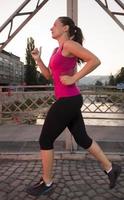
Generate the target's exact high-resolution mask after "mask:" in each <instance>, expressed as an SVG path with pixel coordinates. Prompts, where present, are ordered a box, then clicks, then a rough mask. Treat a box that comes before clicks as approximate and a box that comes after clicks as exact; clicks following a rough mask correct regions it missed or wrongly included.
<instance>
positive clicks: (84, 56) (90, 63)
mask: <svg viewBox="0 0 124 200" xmlns="http://www.w3.org/2000/svg"><path fill="white" fill-rule="evenodd" d="M64 50H65V51H66V52H69V53H70V54H71V55H73V56H76V57H78V58H80V59H81V60H83V61H84V62H85V63H86V64H85V65H84V67H83V68H82V69H81V70H80V71H78V72H76V73H75V74H74V75H73V76H71V77H69V76H66V75H65V76H62V77H61V81H62V83H63V84H66V85H70V84H73V83H75V82H77V81H78V80H80V79H81V78H83V77H84V76H86V75H87V74H89V73H90V72H92V71H93V70H94V69H96V67H98V66H99V65H100V64H101V62H100V60H99V58H97V56H96V55H94V54H93V53H92V52H90V51H89V50H88V49H86V48H84V47H82V46H81V45H80V44H79V43H77V42H74V41H71V40H69V41H67V42H65V44H64Z"/></svg>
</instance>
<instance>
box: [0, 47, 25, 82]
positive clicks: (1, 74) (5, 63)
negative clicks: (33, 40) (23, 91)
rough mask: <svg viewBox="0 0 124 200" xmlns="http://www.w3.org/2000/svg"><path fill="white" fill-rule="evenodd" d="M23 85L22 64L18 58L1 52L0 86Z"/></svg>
mask: <svg viewBox="0 0 124 200" xmlns="http://www.w3.org/2000/svg"><path fill="white" fill-rule="evenodd" d="M23 83H24V63H23V62H21V61H20V57H18V56H16V55H14V54H12V53H9V52H7V51H4V50H3V51H2V52H1V53H0V85H20V84H23Z"/></svg>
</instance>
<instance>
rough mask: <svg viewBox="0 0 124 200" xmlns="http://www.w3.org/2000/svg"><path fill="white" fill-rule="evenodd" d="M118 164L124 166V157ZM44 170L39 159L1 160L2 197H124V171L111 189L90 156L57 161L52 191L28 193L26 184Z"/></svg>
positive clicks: (87, 199)
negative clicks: (36, 193) (37, 194)
mask: <svg viewBox="0 0 124 200" xmlns="http://www.w3.org/2000/svg"><path fill="white" fill-rule="evenodd" d="M114 162H115V163H118V160H117V161H116V160H115V161H114ZM119 163H120V164H121V166H122V168H124V167H123V166H124V160H123V159H122V160H121V161H119ZM3 168H4V170H3ZM71 169H72V170H71ZM41 173H42V168H41V161H40V160H28V161H24V160H15V161H13V160H8V159H5V160H2V159H0V174H1V176H0V178H1V184H0V195H1V196H0V200H29V199H30V200H48V199H49V200H91V199H92V200H106V199H110V200H124V189H123V188H124V174H123V173H122V174H121V176H120V177H119V179H118V181H117V185H116V187H115V188H114V189H113V190H110V189H109V184H108V183H109V181H108V178H107V176H106V175H105V174H104V173H103V171H102V170H101V169H100V166H99V164H98V162H97V161H95V160H93V159H91V158H86V159H85V161H83V162H82V161H81V160H79V161H76V160H55V164H54V180H55V181H54V182H55V183H54V185H53V190H52V192H50V193H48V194H46V195H42V196H40V197H33V196H31V195H28V194H27V193H26V192H25V189H26V187H27V186H28V185H30V184H33V183H35V182H37V180H39V177H40V175H41ZM1 198H2V199H1Z"/></svg>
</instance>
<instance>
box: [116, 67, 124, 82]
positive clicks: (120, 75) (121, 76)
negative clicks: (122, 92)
mask: <svg viewBox="0 0 124 200" xmlns="http://www.w3.org/2000/svg"><path fill="white" fill-rule="evenodd" d="M115 81H116V83H124V67H122V68H121V70H120V72H119V73H118V74H117V76H116V78H115Z"/></svg>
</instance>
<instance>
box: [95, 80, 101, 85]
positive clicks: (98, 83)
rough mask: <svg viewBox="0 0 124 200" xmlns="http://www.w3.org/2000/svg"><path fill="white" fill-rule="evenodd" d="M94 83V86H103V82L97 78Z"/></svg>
mask: <svg viewBox="0 0 124 200" xmlns="http://www.w3.org/2000/svg"><path fill="white" fill-rule="evenodd" d="M95 85H96V86H103V83H102V82H101V81H99V80H97V81H96V83H95Z"/></svg>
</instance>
